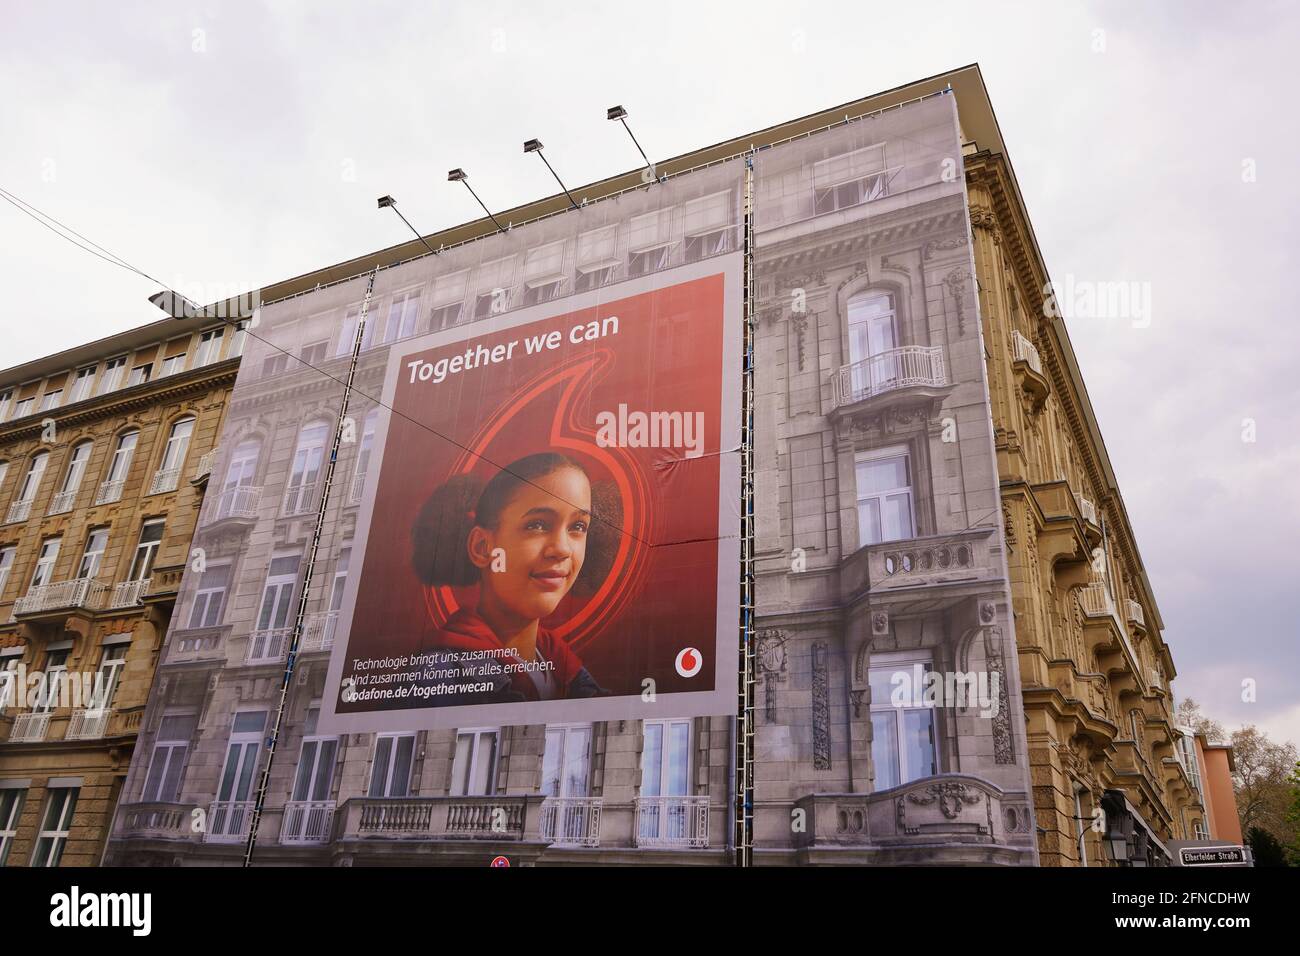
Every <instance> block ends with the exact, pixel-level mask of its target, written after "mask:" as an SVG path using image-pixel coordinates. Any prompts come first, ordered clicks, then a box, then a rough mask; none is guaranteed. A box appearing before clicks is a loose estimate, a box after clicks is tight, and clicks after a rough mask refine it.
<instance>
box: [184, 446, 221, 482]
mask: <svg viewBox="0 0 1300 956" xmlns="http://www.w3.org/2000/svg"><path fill="white" fill-rule="evenodd" d="M216 460H217V450H216V449H215V448H214V449H212V451H210V452H208V453H207V454H206V455H204V456H203V457H201V458H200V459H199V463H198V464H197V465H195V466H194V477H193V478H191V479H190V480H191V481H202V480H203V479H204V478H207V477H208V476H209V475H211V474H212V465H213V463H214V462H216Z"/></svg>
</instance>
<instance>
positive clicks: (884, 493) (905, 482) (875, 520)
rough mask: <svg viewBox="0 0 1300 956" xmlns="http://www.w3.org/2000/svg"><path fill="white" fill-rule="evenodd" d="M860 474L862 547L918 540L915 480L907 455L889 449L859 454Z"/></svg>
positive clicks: (859, 519)
mask: <svg viewBox="0 0 1300 956" xmlns="http://www.w3.org/2000/svg"><path fill="white" fill-rule="evenodd" d="M891 451H892V453H891ZM856 473H857V485H858V547H865V546H867V545H869V544H881V543H883V542H885V541H902V540H904V539H906V538H911V537H914V536H915V532H914V525H913V520H912V477H911V469H910V462H909V459H908V456H907V454H906V452H903V453H901V454H900V453H898V451H897V450H896V449H895V450H889V449H886V450H884V451H883V452H880V451H878V452H872V453H870V454H863V455H859V456H858V459H857V468H856Z"/></svg>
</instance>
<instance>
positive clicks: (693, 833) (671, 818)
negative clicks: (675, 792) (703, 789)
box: [636, 796, 709, 850]
mask: <svg viewBox="0 0 1300 956" xmlns="http://www.w3.org/2000/svg"><path fill="white" fill-rule="evenodd" d="M636 845H637V846H639V847H646V848H651V849H673V850H682V849H692V850H693V849H703V848H704V847H707V846H708V845H709V798H708V797H707V796H692V797H638V798H637V801H636Z"/></svg>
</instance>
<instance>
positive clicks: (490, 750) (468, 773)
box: [451, 728, 499, 797]
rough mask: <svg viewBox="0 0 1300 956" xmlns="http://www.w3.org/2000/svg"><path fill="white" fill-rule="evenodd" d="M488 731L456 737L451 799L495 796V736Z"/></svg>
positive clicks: (493, 730)
mask: <svg viewBox="0 0 1300 956" xmlns="http://www.w3.org/2000/svg"><path fill="white" fill-rule="evenodd" d="M498 733H499V731H498V730H497V729H495V728H493V729H491V730H462V731H459V732H458V733H457V734H456V757H455V759H454V760H453V761H452V765H451V795H452V796H453V797H483V796H489V795H491V794H493V793H496V776H497V774H496V769H497V734H498Z"/></svg>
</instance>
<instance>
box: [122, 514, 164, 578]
mask: <svg viewBox="0 0 1300 956" xmlns="http://www.w3.org/2000/svg"><path fill="white" fill-rule="evenodd" d="M164 523H165V521H164V519H162V518H154V519H153V520H152V521H146V522H145V523H144V524H143V525H142V526H141V528H140V541H139V542H138V543H137V544H136V546H135V557H134V558H133V559H132V560H131V576H130V577H129V578H127V580H128V581H143V580H145V579H146V578H147V577H149V575H150V574H152V573H153V561H154V558H156V557H157V556H158V546H159V543H160V542H161V541H162V536H163V525H164Z"/></svg>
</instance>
